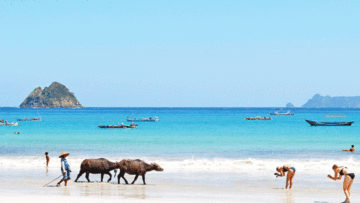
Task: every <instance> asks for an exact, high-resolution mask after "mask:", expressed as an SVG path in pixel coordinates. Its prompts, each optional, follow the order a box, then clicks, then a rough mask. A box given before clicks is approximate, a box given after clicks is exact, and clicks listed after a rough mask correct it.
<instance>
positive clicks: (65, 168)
mask: <svg viewBox="0 0 360 203" xmlns="http://www.w3.org/2000/svg"><path fill="white" fill-rule="evenodd" d="M67 156H69V153H66V152H61V154H60V156H59V158H61V172H62V174H63V178H62V179H61V180H60V182H58V184H57V186H60V183H61V182H62V181H64V182H65V186H67V181H68V180H70V172H71V170H70V165H69V164H68V162H67V160H66V159H65V157H67Z"/></svg>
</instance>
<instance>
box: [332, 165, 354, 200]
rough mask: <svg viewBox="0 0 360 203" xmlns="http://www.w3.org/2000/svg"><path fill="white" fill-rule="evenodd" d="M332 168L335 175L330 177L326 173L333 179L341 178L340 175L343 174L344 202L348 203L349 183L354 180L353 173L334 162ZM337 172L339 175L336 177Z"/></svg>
mask: <svg viewBox="0 0 360 203" xmlns="http://www.w3.org/2000/svg"><path fill="white" fill-rule="evenodd" d="M333 170H334V172H335V176H334V177H332V176H331V175H328V177H329V178H331V179H333V180H341V178H342V176H343V175H344V176H345V178H344V184H343V188H344V193H345V196H346V199H345V203H350V193H351V185H352V184H353V182H354V178H355V174H353V173H349V172H348V169H347V168H346V167H344V166H338V165H336V164H334V166H333ZM338 174H339V175H340V177H338Z"/></svg>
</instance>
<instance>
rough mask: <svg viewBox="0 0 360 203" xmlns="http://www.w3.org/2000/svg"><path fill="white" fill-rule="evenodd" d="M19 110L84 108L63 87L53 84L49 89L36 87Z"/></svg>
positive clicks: (72, 94) (56, 83)
mask: <svg viewBox="0 0 360 203" xmlns="http://www.w3.org/2000/svg"><path fill="white" fill-rule="evenodd" d="M20 108H84V107H83V106H82V105H81V104H80V102H79V101H78V100H77V99H76V97H75V96H74V93H72V92H70V91H69V89H68V88H66V87H65V86H64V85H62V84H60V83H58V82H53V83H52V84H51V85H50V86H49V87H45V88H44V89H41V87H37V88H35V89H34V91H33V92H31V93H30V95H29V96H28V97H26V99H25V100H24V102H23V103H21V104H20Z"/></svg>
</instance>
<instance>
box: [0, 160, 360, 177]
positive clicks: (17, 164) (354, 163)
mask: <svg viewBox="0 0 360 203" xmlns="http://www.w3.org/2000/svg"><path fill="white" fill-rule="evenodd" d="M67 159H68V162H69V164H70V166H71V169H72V170H73V171H77V170H78V169H79V168H80V164H81V162H82V161H83V160H84V159H85V157H68V158H67ZM121 159H122V158H116V157H112V158H109V160H110V161H120V160H121ZM141 159H142V160H144V161H146V162H148V163H152V162H156V163H158V164H159V165H160V166H161V167H163V168H164V169H165V170H164V172H167V173H172V172H174V173H175V172H176V173H178V172H184V173H194V172H195V173H196V172H199V173H203V172H214V173H217V172H219V173H224V172H225V173H253V172H257V173H259V172H260V173H262V172H263V173H268V172H269V171H275V168H276V167H278V166H283V165H285V164H288V165H292V166H294V167H295V168H296V170H297V172H300V171H301V173H304V174H322V173H327V174H328V173H331V172H332V166H333V164H337V165H339V166H346V167H348V168H349V169H350V171H351V172H354V173H357V172H359V171H360V161H359V160H354V159H353V158H352V157H351V158H348V159H341V160H334V159H254V158H248V159H225V158H212V159H205V158H204V159H201V158H187V159H167V158H152V157H151V158H149V157H142V158H141ZM44 167H45V157H4V156H2V157H0V170H24V169H26V170H34V169H35V170H36V169H44ZM59 167H60V159H59V158H57V157H50V164H49V169H58V168H59Z"/></svg>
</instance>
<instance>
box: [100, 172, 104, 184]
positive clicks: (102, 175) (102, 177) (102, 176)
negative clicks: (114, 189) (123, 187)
mask: <svg viewBox="0 0 360 203" xmlns="http://www.w3.org/2000/svg"><path fill="white" fill-rule="evenodd" d="M103 179H104V174H103V173H101V182H103Z"/></svg>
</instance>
